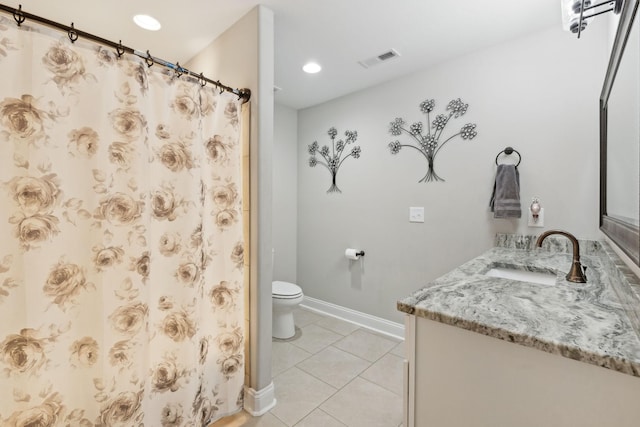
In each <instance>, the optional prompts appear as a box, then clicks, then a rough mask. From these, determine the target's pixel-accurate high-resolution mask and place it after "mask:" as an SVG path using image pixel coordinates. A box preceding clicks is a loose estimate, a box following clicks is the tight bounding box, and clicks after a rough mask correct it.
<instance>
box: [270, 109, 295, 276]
mask: <svg viewBox="0 0 640 427" xmlns="http://www.w3.org/2000/svg"><path fill="white" fill-rule="evenodd" d="M297 120H298V112H297V111H296V110H293V109H291V108H288V107H284V106H281V105H276V107H275V123H276V126H275V128H274V135H273V229H272V233H273V251H274V254H273V255H274V256H273V258H274V264H273V279H274V280H284V281H287V282H292V283H296V280H297V272H296V270H297V262H298V258H297V224H298V212H297V210H298V206H297V205H298V182H297V178H298V167H297V165H298V139H297V133H298V125H297Z"/></svg>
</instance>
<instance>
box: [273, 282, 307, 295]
mask: <svg viewBox="0 0 640 427" xmlns="http://www.w3.org/2000/svg"><path fill="white" fill-rule="evenodd" d="M271 293H272V295H273V296H276V297H280V298H291V297H297V296H298V295H301V294H302V289H300V286H298V285H295V284H293V283H289V282H280V281H275V282H273V283H272V284H271Z"/></svg>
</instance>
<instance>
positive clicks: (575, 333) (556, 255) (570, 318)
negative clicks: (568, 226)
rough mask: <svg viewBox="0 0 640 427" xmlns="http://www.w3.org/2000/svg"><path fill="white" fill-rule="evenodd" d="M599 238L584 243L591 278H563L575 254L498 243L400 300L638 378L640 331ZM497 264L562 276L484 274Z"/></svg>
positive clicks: (442, 318) (418, 311)
mask: <svg viewBox="0 0 640 427" xmlns="http://www.w3.org/2000/svg"><path fill="white" fill-rule="evenodd" d="M529 243H530V242H529ZM596 243H597V244H596V245H595V247H589V246H588V247H587V250H584V249H582V248H583V247H584V246H585V245H584V244H583V243H581V261H582V264H583V265H584V266H586V267H587V271H586V275H587V283H572V282H568V281H566V280H565V275H566V273H567V271H569V266H570V265H571V261H572V256H571V253H570V251H569V253H567V252H558V251H556V250H554V248H553V247H552V248H551V250H550V249H549V247H547V248H546V249H545V248H544V246H543V248H542V249H538V248H535V249H529V248H527V249H516V248H513V247H495V248H493V249H490V250H489V251H487V252H485V253H484V254H482V255H480V256H479V257H477V258H474V259H472V260H471V261H469V262H467V263H465V264H463V265H461V266H460V267H458V268H456V269H455V270H453V271H451V272H449V273H447V274H445V275H444V276H442V277H440V278H438V279H436V280H435V281H433V282H432V283H430V284H428V285H427V286H426V287H424V288H422V289H420V290H418V291H416V292H414V293H413V294H412V295H410V296H409V297H407V298H404V299H402V300H400V301H398V310H400V311H402V312H405V313H408V314H413V315H416V316H420V317H424V318H427V319H431V320H435V321H438V322H442V323H446V324H449V325H453V326H457V327H460V328H463V329H468V330H470V331H474V332H478V333H481V334H484V335H488V336H491V337H495V338H499V339H502V340H505V341H510V342H514V343H517V344H521V345H525V346H528V347H532V348H535V349H539V350H542V351H546V352H549V353H553V354H558V355H561V356H564V357H568V358H571V359H575V360H579V361H582V362H586V363H591V364H594V365H597V366H602V367H605V368H609V369H613V370H616V371H619V372H623V373H625V374H629V375H634V376H637V377H640V335H639V332H640V331H638V330H636V329H635V327H634V324H633V323H632V321H631V320H630V317H629V315H628V312H627V310H625V304H624V303H623V302H622V301H621V300H620V292H618V291H617V290H616V287H615V286H612V284H611V282H612V281H614V280H617V274H616V272H615V271H612V266H611V263H610V262H609V261H608V258H607V256H606V255H609V254H608V251H606V250H604V249H603V248H602V246H600V245H599V243H600V242H596ZM551 245H553V243H551ZM603 245H604V244H603ZM529 246H532V245H529ZM592 246H593V245H592ZM556 249H557V248H556ZM585 253H586V254H585ZM495 267H508V268H515V269H522V270H528V271H546V272H549V271H550V272H554V273H556V275H557V281H556V284H555V285H552V286H548V285H540V284H536V283H528V282H522V281H519V280H511V279H503V278H496V277H489V276H486V275H485V273H486V272H487V271H488V270H489V269H491V268H495Z"/></svg>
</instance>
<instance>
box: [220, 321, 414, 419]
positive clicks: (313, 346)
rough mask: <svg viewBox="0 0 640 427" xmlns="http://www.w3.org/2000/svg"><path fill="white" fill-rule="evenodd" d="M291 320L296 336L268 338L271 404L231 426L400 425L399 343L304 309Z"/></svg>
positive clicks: (400, 374)
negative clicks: (267, 409) (265, 410)
mask: <svg viewBox="0 0 640 427" xmlns="http://www.w3.org/2000/svg"><path fill="white" fill-rule="evenodd" d="M294 318H295V320H296V326H297V327H299V328H300V330H301V331H300V332H301V334H299V335H300V336H299V337H297V338H295V339H293V340H291V341H286V342H285V341H281V340H274V342H273V355H272V376H273V382H274V385H275V393H276V399H277V401H278V403H277V405H276V407H275V408H273V409H272V410H271V411H270V412H269V413H267V414H265V415H263V416H262V417H256V418H252V417H250V416H248V415H247V414H246V413H244V414H243V415H242V419H241V420H239V423H238V424H237V425H242V426H246V427H294V426H295V427H314V426H321V427H398V426H400V425H401V422H402V361H403V356H402V354H403V344H402V342H401V341H399V340H394V339H393V338H389V337H386V336H383V335H378V334H376V333H374V332H371V331H369V330H367V329H364V328H360V327H358V326H356V325H353V324H351V323H348V322H343V321H341V320H338V319H335V318H333V317H325V316H321V315H318V314H316V313H313V312H311V311H307V310H304V309H296V311H294ZM215 425H216V426H217V423H216V424H215Z"/></svg>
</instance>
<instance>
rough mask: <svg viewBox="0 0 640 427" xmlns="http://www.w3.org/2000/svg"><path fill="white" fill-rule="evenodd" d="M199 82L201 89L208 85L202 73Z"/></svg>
mask: <svg viewBox="0 0 640 427" xmlns="http://www.w3.org/2000/svg"><path fill="white" fill-rule="evenodd" d="M198 80H200V86H201V87H205V86H206V85H207V81H206V80H205V79H204V76H203V75H202V73H200V75H199V76H198Z"/></svg>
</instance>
